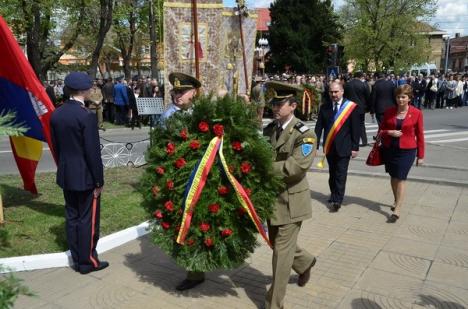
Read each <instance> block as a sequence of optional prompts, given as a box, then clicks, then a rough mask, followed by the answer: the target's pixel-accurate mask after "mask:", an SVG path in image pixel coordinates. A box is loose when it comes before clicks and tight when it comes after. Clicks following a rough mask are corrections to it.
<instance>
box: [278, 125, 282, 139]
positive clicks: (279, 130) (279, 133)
mask: <svg viewBox="0 0 468 309" xmlns="http://www.w3.org/2000/svg"><path fill="white" fill-rule="evenodd" d="M281 132H283V126H278V127H276V140H278V139H279V137H280V135H281Z"/></svg>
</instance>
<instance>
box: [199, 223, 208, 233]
mask: <svg viewBox="0 0 468 309" xmlns="http://www.w3.org/2000/svg"><path fill="white" fill-rule="evenodd" d="M209 229H210V225H209V224H208V223H205V222H202V223H201V224H200V231H202V232H203V233H206V232H208V230H209Z"/></svg>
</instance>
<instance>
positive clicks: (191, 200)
mask: <svg viewBox="0 0 468 309" xmlns="http://www.w3.org/2000/svg"><path fill="white" fill-rule="evenodd" d="M217 155H219V158H220V161H221V166H222V168H223V171H224V173H225V174H226V176H227V178H228V180H229V182H230V183H231V185H232V186H233V188H234V190H235V192H236V196H237V199H238V200H239V202H240V204H241V206H242V208H243V209H244V210H245V211H246V212H247V214H248V215H249V217H250V219H251V220H252V222H253V223H254V225H255V227H256V229H257V231H258V232H259V233H260V235H262V237H263V239H265V241H266V243H267V244H268V245H269V246H270V247H271V243H270V241H269V240H268V236H267V234H266V231H265V229H264V228H263V225H262V221H261V219H260V218H259V217H258V215H257V212H256V211H255V208H254V206H253V204H252V201H251V200H250V198H249V196H248V195H247V192H245V189H244V188H243V187H242V185H241V184H240V183H239V182H238V181H237V179H236V178H235V177H234V176H233V175H232V174H231V172H229V168H228V166H227V163H226V159H225V158H224V154H223V138H222V137H221V138H219V137H215V138H213V139H212V140H211V142H210V144H209V145H208V148H207V149H206V151H205V153H204V154H203V157H202V159H201V160H200V162H199V163H198V164H197V166H195V168H194V169H193V171H192V174H191V176H190V179H189V182H188V183H187V186H186V190H185V196H184V202H183V216H182V223H181V225H180V230H179V234H178V235H177V240H176V241H177V243H179V244H181V245H182V244H184V241H185V238H186V236H187V234H188V231H189V229H190V223H191V220H192V216H193V212H194V210H195V206H196V204H197V202H198V200H199V199H200V195H201V192H202V191H203V188H204V186H205V184H206V180H207V177H208V174H209V172H210V170H211V168H212V166H213V163H214V160H215V158H216V156H217Z"/></svg>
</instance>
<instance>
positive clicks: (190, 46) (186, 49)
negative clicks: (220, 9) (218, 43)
mask: <svg viewBox="0 0 468 309" xmlns="http://www.w3.org/2000/svg"><path fill="white" fill-rule="evenodd" d="M179 33H180V42H181V45H180V46H179V48H180V49H179V58H180V59H181V60H182V61H190V60H194V59H195V47H194V45H195V42H194V41H195V37H194V35H193V30H192V24H191V23H181V24H180V25H179ZM206 46H208V24H203V23H200V24H198V46H197V48H198V55H199V60H200V61H205V60H206V59H205V57H204V55H203V54H204V52H203V51H204V50H206Z"/></svg>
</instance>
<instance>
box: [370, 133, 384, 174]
mask: <svg viewBox="0 0 468 309" xmlns="http://www.w3.org/2000/svg"><path fill="white" fill-rule="evenodd" d="M366 164H367V165H369V166H379V165H382V164H384V162H383V157H382V137H381V135H380V133H379V134H377V137H376V139H375V144H374V146H373V147H372V150H371V151H370V152H369V155H368V156H367V160H366Z"/></svg>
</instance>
